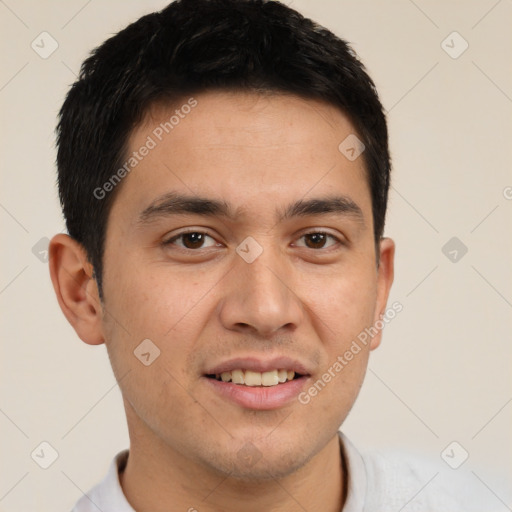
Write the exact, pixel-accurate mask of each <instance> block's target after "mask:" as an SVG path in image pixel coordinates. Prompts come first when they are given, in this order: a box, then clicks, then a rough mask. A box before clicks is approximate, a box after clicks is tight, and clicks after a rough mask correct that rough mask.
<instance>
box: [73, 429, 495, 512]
mask: <svg viewBox="0 0 512 512" xmlns="http://www.w3.org/2000/svg"><path fill="white" fill-rule="evenodd" d="M339 434H340V440H341V444H342V446H343V451H344V455H345V460H346V464H347V467H348V493H347V500H346V502H345V506H344V507H343V511H342V512H398V511H400V512H493V511H495V512H497V511H501V510H502V509H503V508H502V507H501V508H500V506H501V504H500V503H499V502H498V501H497V500H496V497H494V496H493V495H492V493H491V492H490V491H489V490H488V489H486V488H485V487H484V486H483V485H482V484H481V483H480V482H478V480H477V479H476V478H475V479H474V481H472V480H471V479H468V478H464V477H461V475H460V474H459V473H457V471H456V470H453V469H451V468H449V467H448V466H446V467H444V466H445V464H444V462H442V461H440V462H439V463H435V462H433V461H425V460H421V459H417V458H416V459H411V457H407V456H405V455H399V454H388V455H383V454H380V453H368V454H364V455H362V454H360V453H359V451H358V450H357V449H356V448H355V447H354V446H353V445H352V443H351V442H350V441H349V440H348V439H347V437H346V436H345V435H344V434H342V433H341V432H340V433H339ZM127 460H128V450H125V451H123V452H120V453H119V454H118V455H117V456H116V457H115V459H114V460H113V461H112V463H111V465H110V468H109V470H108V473H107V475H106V476H105V478H104V479H103V480H102V481H101V482H100V483H99V484H98V485H96V486H95V487H94V488H93V489H92V490H91V491H89V492H88V493H87V494H84V495H83V496H82V497H81V498H80V500H79V501H78V503H77V504H76V505H75V507H74V508H73V510H72V512H98V510H101V511H102V512H135V511H134V509H133V508H132V507H131V506H130V504H129V503H128V501H127V500H126V497H125V496H124V494H123V490H122V488H121V485H120V483H119V472H122V471H123V470H124V467H125V465H126V461H127Z"/></svg>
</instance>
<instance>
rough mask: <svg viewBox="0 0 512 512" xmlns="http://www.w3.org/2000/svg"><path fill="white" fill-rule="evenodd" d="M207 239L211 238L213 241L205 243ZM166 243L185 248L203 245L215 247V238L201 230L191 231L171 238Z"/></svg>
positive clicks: (197, 247) (195, 247) (196, 247)
mask: <svg viewBox="0 0 512 512" xmlns="http://www.w3.org/2000/svg"><path fill="white" fill-rule="evenodd" d="M207 239H210V240H211V242H210V243H209V244H208V245H205V243H206V242H207ZM165 245H177V246H178V247H182V248H184V249H202V248H203V247H213V246H214V245H215V240H214V239H213V238H212V237H211V236H210V235H208V234H206V233H202V232H201V231H190V232H188V233H181V234H180V235H177V236H175V237H173V238H171V239H170V240H169V241H167V242H165Z"/></svg>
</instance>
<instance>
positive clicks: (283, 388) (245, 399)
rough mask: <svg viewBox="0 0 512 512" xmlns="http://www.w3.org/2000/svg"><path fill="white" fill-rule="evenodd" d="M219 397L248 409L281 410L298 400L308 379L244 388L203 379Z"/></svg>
mask: <svg viewBox="0 0 512 512" xmlns="http://www.w3.org/2000/svg"><path fill="white" fill-rule="evenodd" d="M203 378H204V379H205V380H206V381H207V384H209V385H210V386H212V389H213V390H214V391H215V392H216V393H218V394H219V395H221V396H223V397H224V398H227V399H228V400H231V401H232V402H234V403H236V404H238V405H239V406H241V407H244V408H246V409H256V410H272V409H279V408H281V407H284V406H285V405H288V404H290V403H291V402H293V401H294V400H296V399H297V395H299V393H300V392H301V391H302V389H304V386H305V384H306V381H307V380H308V377H299V378H298V379H293V380H289V381H286V382H284V383H282V384H277V385H275V386H244V385H243V384H233V383H232V382H222V381H220V380H216V379H210V378H208V377H203Z"/></svg>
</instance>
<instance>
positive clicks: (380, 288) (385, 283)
mask: <svg viewBox="0 0 512 512" xmlns="http://www.w3.org/2000/svg"><path fill="white" fill-rule="evenodd" d="M379 251H380V259H379V266H378V268H377V301H376V305H375V318H374V319H373V323H374V325H376V324H377V321H382V320H381V319H382V317H383V316H384V313H385V312H386V304H387V302H388V297H389V291H390V290H391V285H392V284H393V277H394V273H395V242H393V240H391V238H382V239H381V241H380V243H379ZM377 325H378V324H377ZM381 338H382V329H378V333H377V334H376V335H375V336H374V337H373V338H372V342H371V344H370V349H371V350H374V349H376V348H377V347H378V346H379V345H380V342H381Z"/></svg>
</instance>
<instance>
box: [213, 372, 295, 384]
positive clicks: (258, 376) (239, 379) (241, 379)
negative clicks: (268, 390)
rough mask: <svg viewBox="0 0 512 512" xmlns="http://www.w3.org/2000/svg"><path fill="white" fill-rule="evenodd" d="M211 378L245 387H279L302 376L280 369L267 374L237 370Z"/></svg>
mask: <svg viewBox="0 0 512 512" xmlns="http://www.w3.org/2000/svg"><path fill="white" fill-rule="evenodd" d="M208 377H209V378H214V379H216V380H218V381H222V382H232V383H233V384H239V385H244V386H267V387H270V386H277V385H279V384H284V383H285V382H287V381H290V380H293V379H295V378H299V377H300V375H299V374H296V373H295V372H294V371H293V370H286V369H282V368H281V369H278V370H270V371H266V372H255V371H251V370H243V369H237V370H232V371H230V372H222V373H217V374H215V375H208Z"/></svg>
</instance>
